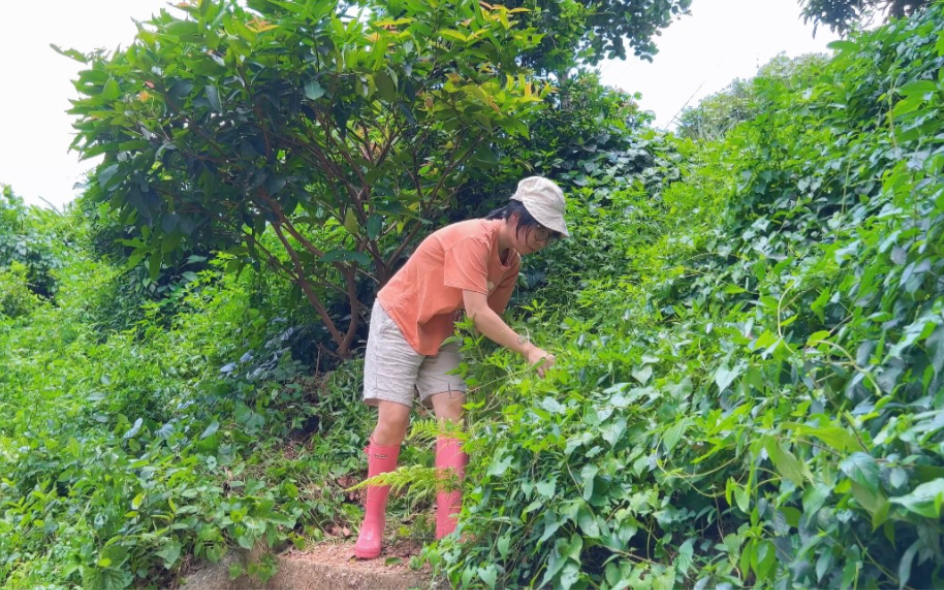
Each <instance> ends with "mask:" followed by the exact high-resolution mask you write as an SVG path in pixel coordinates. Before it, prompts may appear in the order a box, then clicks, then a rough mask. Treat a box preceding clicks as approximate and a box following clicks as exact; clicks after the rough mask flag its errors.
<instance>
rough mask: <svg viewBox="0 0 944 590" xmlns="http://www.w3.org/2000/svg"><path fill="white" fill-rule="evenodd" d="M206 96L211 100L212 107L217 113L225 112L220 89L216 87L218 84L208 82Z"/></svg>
mask: <svg viewBox="0 0 944 590" xmlns="http://www.w3.org/2000/svg"><path fill="white" fill-rule="evenodd" d="M206 97H207V100H208V101H210V108H212V109H213V110H214V111H216V112H217V113H222V112H223V105H222V104H220V90H219V88H217V87H216V84H207V86H206Z"/></svg>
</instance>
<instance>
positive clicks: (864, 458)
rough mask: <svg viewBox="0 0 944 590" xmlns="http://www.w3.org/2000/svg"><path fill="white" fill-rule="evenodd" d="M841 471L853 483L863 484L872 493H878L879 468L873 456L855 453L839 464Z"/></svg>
mask: <svg viewBox="0 0 944 590" xmlns="http://www.w3.org/2000/svg"><path fill="white" fill-rule="evenodd" d="M839 469H841V470H842V472H843V473H845V474H846V475H847V476H849V478H850V479H851V480H852V481H855V482H858V483H860V484H862V485H863V486H865V487H866V488H868V489H869V490H870V491H872V492H877V491H878V485H879V468H878V463H876V462H875V459H874V458H872V456H871V455H867V454H866V453H862V452H859V453H853V454H852V455H851V456H849V457H847V458H846V459H844V460H843V461H842V462H841V463H840V464H839Z"/></svg>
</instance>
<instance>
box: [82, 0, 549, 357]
mask: <svg viewBox="0 0 944 590" xmlns="http://www.w3.org/2000/svg"><path fill="white" fill-rule="evenodd" d="M242 4H243V3H241V2H237V1H235V0H194V1H193V2H190V3H182V4H179V5H178V7H179V8H181V9H182V10H183V11H184V12H185V13H186V17H185V18H177V17H175V16H172V15H171V14H170V13H168V12H167V11H166V10H162V11H161V14H160V15H159V16H157V17H155V18H154V19H152V20H151V21H150V22H149V23H147V24H142V25H139V33H138V36H137V40H136V42H135V43H134V44H133V45H132V46H131V47H129V48H128V49H127V50H125V51H122V52H118V53H115V54H114V55H111V56H108V55H105V54H104V53H102V52H98V53H95V54H92V55H81V54H78V53H77V52H74V51H67V52H64V53H66V54H68V55H70V56H71V57H74V58H76V59H79V60H80V61H83V62H86V63H87V64H88V66H89V67H88V69H86V70H85V71H83V72H81V73H80V75H79V79H78V81H77V82H75V86H76V88H77V89H78V90H79V92H80V93H81V94H83V95H84V98H82V99H80V100H77V101H75V106H74V108H73V109H72V111H71V112H72V113H75V114H77V115H79V116H80V117H79V120H78V122H76V123H75V128H76V129H77V130H78V132H79V133H78V136H77V137H76V140H75V142H74V144H73V146H74V147H75V148H76V149H78V151H79V152H80V153H81V154H82V156H83V157H84V158H90V157H93V156H96V155H99V154H104V155H105V160H104V162H103V163H102V164H101V165H100V166H99V167H98V169H97V170H96V173H95V179H96V180H95V183H93V185H92V187H91V189H90V190H91V191H92V194H91V198H92V199H93V200H95V201H99V202H106V203H109V204H110V206H111V207H113V208H114V209H116V210H119V211H120V212H121V215H122V219H124V220H128V221H129V222H134V223H136V224H137V226H138V227H139V228H140V230H141V236H140V238H137V239H134V240H130V241H127V242H126V243H128V244H130V245H132V246H133V247H134V248H135V252H134V254H133V255H132V262H136V261H141V260H144V259H145V258H147V259H148V266H149V269H150V272H151V275H152V276H154V275H155V274H156V273H157V272H158V270H159V269H160V267H161V263H162V259H163V257H164V256H165V255H168V254H169V253H171V252H174V251H176V250H177V249H179V248H182V247H184V246H187V245H189V246H194V245H199V246H203V247H212V248H214V249H218V250H221V251H225V252H227V253H229V254H232V255H235V256H236V257H237V258H236V259H235V260H234V262H233V265H232V270H239V269H241V268H242V267H243V266H245V265H246V264H253V265H255V266H256V267H261V265H262V264H265V265H266V266H267V267H268V268H271V269H273V270H275V271H277V272H279V273H281V274H282V275H284V276H286V277H287V278H289V279H290V280H291V281H293V282H294V283H295V284H296V285H298V287H299V288H300V289H301V291H302V292H303V293H304V296H305V297H306V298H307V300H308V301H309V302H310V304H311V305H312V306H313V307H314V308H315V310H316V311H317V313H318V315H319V317H320V318H321V320H322V322H323V324H324V326H325V327H326V329H327V331H328V333H329V334H330V338H331V340H332V341H333V343H334V351H333V352H334V353H335V354H337V355H339V356H342V357H343V356H347V355H348V354H349V353H350V350H351V345H352V343H353V341H354V337H355V334H356V331H357V327H358V324H359V321H360V312H361V310H362V309H363V305H362V303H361V302H360V300H359V296H358V292H359V281H363V280H364V279H367V280H370V281H372V282H376V284H377V286H382V285H383V284H384V283H385V282H386V281H387V280H388V279H389V277H390V276H391V274H392V272H393V270H394V268H395V264H396V263H397V261H398V260H399V259H400V258H401V256H402V255H403V254H404V253H405V251H406V249H407V248H408V247H409V246H410V245H411V244H412V243H413V242H414V238H416V237H417V236H419V235H420V234H421V233H422V231H423V230H424V229H425V228H427V227H429V223H430V220H431V219H435V218H436V217H437V216H438V215H439V214H440V213H441V212H442V211H443V208H444V206H445V205H446V204H448V203H449V202H450V200H451V199H452V198H453V195H454V193H455V191H456V190H457V189H458V187H459V186H460V185H461V183H462V181H463V179H465V178H467V177H469V176H474V175H476V174H484V173H485V171H486V170H487V169H488V168H489V167H491V166H493V165H494V164H495V163H496V161H497V158H496V155H495V151H496V150H497V149H498V148H499V147H500V145H501V144H502V143H503V142H505V141H507V140H508V139H509V138H512V137H514V136H515V135H517V134H522V133H527V125H526V123H525V122H524V121H526V120H527V119H526V118H527V115H528V113H529V112H531V110H532V109H533V108H535V107H536V106H538V105H540V96H541V92H538V91H536V90H535V88H534V86H533V84H532V82H531V80H530V79H529V77H528V76H527V71H525V70H522V69H521V67H520V65H519V64H518V63H517V61H516V58H517V56H518V55H519V53H520V52H521V51H523V50H527V49H529V48H531V47H533V46H534V45H535V43H536V42H537V40H538V39H539V35H536V34H534V31H533V30H531V29H523V28H519V27H517V26H516V22H515V19H516V18H518V17H520V15H521V14H523V13H526V12H527V11H526V10H525V9H522V8H519V9H508V8H505V7H502V6H494V7H493V6H487V5H485V6H480V5H479V3H478V2H472V1H461V2H457V3H455V4H450V3H441V2H437V1H435V0H390V1H388V2H385V3H384V4H379V3H378V4H368V5H364V6H361V7H360V9H359V10H360V12H359V13H358V14H356V15H355V14H352V13H351V7H347V6H344V5H341V4H339V2H338V1H337V0H289V1H276V0H272V1H269V0H249V1H248V2H247V3H246V4H247V5H248V6H245V7H244V6H243V5H242ZM392 15H396V17H395V18H394V17H392ZM545 90H546V89H545ZM339 298H340V300H342V301H345V302H346V310H345V312H344V313H334V314H332V312H331V310H330V309H329V307H330V306H329V302H330V301H336V300H338V299H339ZM344 323H346V326H345V325H344Z"/></svg>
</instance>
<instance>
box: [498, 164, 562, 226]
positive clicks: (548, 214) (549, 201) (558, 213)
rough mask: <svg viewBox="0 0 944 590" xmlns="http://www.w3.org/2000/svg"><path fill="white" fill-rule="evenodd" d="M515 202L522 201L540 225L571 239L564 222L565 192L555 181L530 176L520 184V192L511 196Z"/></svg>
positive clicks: (517, 191)
mask: <svg viewBox="0 0 944 590" xmlns="http://www.w3.org/2000/svg"><path fill="white" fill-rule="evenodd" d="M511 199H512V200H513V201H521V203H522V204H523V205H524V208H525V209H527V210H528V213H530V214H531V217H533V218H534V219H535V220H536V221H537V222H538V223H540V224H541V225H543V226H544V227H546V228H547V229H550V230H553V231H556V232H558V233H560V234H561V235H562V236H564V237H565V238H569V237H570V234H569V233H568V232H567V223H565V222H564V209H565V208H566V207H567V204H566V202H565V200H564V191H562V190H561V188H560V187H559V186H557V183H555V182H554V181H553V180H549V179H547V178H544V177H543V176H529V177H528V178H525V179H523V180H521V181H520V182H519V183H518V190H516V191H515V194H513V195H511Z"/></svg>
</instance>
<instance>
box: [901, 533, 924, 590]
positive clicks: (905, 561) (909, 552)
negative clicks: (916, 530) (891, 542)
mask: <svg viewBox="0 0 944 590" xmlns="http://www.w3.org/2000/svg"><path fill="white" fill-rule="evenodd" d="M920 546H921V540H920V539H919V540H917V541H915V542H914V543H912V544H911V546H910V547H908V549H906V550H905V553H904V555H902V556H901V561H900V562H899V564H898V589H899V590H901V589H902V588H904V587H905V586H906V585H907V584H908V580H910V579H911V564H912V562H913V561H914V556H915V554H916V553H918V548H919V547H920Z"/></svg>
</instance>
